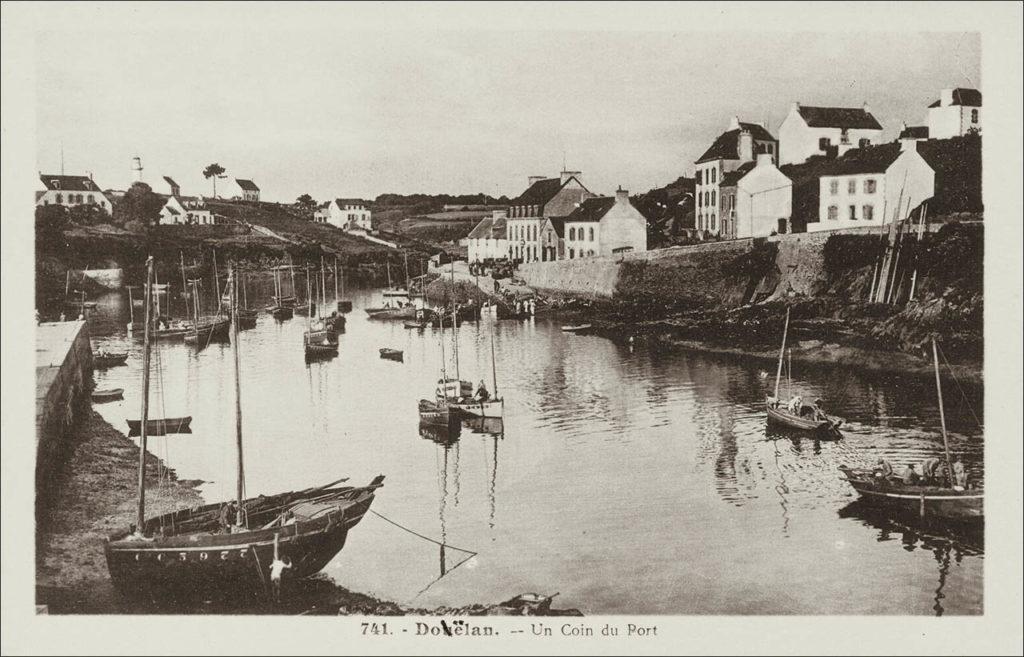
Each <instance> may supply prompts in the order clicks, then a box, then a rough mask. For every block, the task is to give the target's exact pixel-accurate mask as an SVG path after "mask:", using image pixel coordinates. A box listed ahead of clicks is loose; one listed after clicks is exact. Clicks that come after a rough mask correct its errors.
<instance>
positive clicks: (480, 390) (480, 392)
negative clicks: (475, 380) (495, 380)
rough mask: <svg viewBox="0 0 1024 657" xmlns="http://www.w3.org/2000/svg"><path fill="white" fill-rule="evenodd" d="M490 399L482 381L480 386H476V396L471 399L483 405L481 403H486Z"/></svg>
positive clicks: (489, 394)
mask: <svg viewBox="0 0 1024 657" xmlns="http://www.w3.org/2000/svg"><path fill="white" fill-rule="evenodd" d="M490 398H491V393H490V392H488V391H487V386H486V385H484V382H483V381H481V382H480V385H478V386H477V387H476V394H474V395H473V399H475V400H477V401H478V402H481V403H483V402H485V401H487V400H488V399H490Z"/></svg>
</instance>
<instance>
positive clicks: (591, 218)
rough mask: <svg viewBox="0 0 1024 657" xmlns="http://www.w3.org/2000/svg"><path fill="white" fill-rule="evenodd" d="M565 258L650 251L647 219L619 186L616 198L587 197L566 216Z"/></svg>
mask: <svg viewBox="0 0 1024 657" xmlns="http://www.w3.org/2000/svg"><path fill="white" fill-rule="evenodd" d="M564 230H565V258H566V259H567V260H573V259H576V258H591V257H594V256H607V255H613V254H616V253H623V252H627V251H646V250H647V219H646V217H644V215H643V214H641V212H640V211H639V210H638V209H636V207H635V206H634V205H633V204H632V202H630V200H629V192H628V191H626V190H624V189H621V188H620V189H619V190H618V191H617V192H615V196H614V197H609V196H601V197H594V198H588V199H585V200H584V201H583V202H582V203H580V206H579V207H578V208H576V209H575V210H573V212H572V214H570V215H569V216H567V217H565V228H564Z"/></svg>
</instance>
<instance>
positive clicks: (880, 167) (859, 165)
mask: <svg viewBox="0 0 1024 657" xmlns="http://www.w3.org/2000/svg"><path fill="white" fill-rule="evenodd" d="M900 152H902V146H901V144H900V143H899V142H892V143H889V144H879V145H877V146H867V147H865V148H854V149H852V150H849V151H847V152H846V153H843V155H842V157H839V158H837V159H835V160H832V161H831V162H829V163H828V164H827V165H825V166H824V167H823V171H822V173H821V175H823V176H848V175H856V174H861V173H885V170H886V169H888V168H889V165H890V164H892V163H893V162H895V161H896V158H898V157H899V156H900ZM783 173H785V172H783Z"/></svg>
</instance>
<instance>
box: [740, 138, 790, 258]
mask: <svg viewBox="0 0 1024 657" xmlns="http://www.w3.org/2000/svg"><path fill="white" fill-rule="evenodd" d="M735 204H736V205H735V217H736V230H735V236H736V237H737V238H744V237H767V236H768V235H771V234H772V233H773V232H774V233H786V232H789V228H788V226H789V219H790V217H791V216H792V214H793V181H791V180H790V179H789V178H787V177H786V175H785V174H784V173H782V172H781V171H779V168H778V167H777V166H775V163H774V162H772V158H771V156H770V155H767V154H761V155H758V156H757V165H756V166H755V167H754V168H753V169H751V170H750V171H748V172H747V174H746V175H745V176H743V177H742V178H740V179H739V181H738V182H737V183H736V201H735Z"/></svg>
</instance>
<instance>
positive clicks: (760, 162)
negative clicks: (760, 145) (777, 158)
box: [756, 153, 772, 167]
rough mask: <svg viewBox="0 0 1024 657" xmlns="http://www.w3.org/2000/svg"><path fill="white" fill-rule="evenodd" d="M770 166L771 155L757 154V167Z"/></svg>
mask: <svg viewBox="0 0 1024 657" xmlns="http://www.w3.org/2000/svg"><path fill="white" fill-rule="evenodd" d="M771 165H772V154H771V153H758V154H757V165H756V166H759V167H770V166H771Z"/></svg>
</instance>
